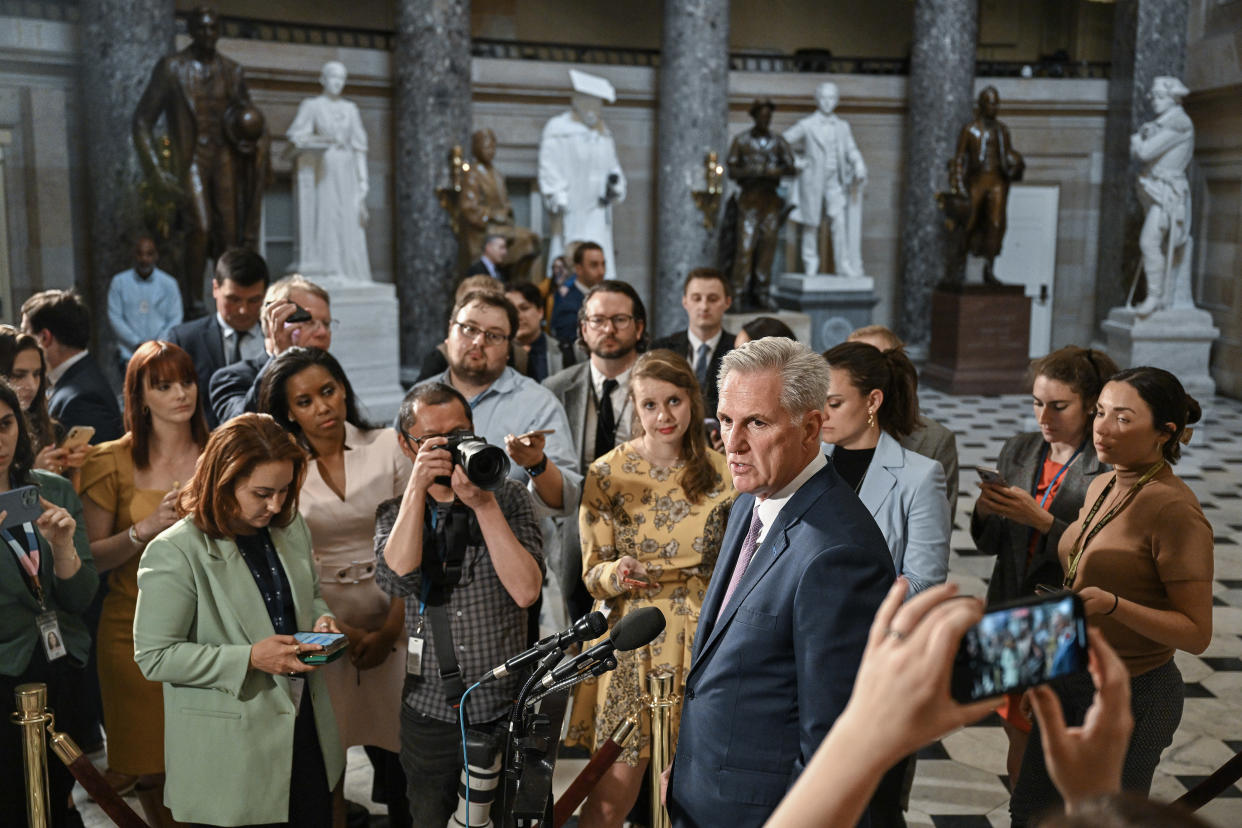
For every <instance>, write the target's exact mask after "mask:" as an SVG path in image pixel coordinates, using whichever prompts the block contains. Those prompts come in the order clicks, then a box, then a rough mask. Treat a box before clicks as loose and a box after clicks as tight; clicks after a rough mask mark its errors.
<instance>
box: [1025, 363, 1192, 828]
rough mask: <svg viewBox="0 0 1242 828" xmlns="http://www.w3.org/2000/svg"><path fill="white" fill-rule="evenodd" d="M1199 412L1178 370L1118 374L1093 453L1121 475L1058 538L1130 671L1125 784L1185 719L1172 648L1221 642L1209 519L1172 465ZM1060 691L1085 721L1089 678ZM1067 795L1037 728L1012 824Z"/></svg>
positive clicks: (1076, 718) (1077, 583)
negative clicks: (1215, 634) (1051, 771)
mask: <svg viewBox="0 0 1242 828" xmlns="http://www.w3.org/2000/svg"><path fill="white" fill-rule="evenodd" d="M1199 417H1200V410H1199V404H1198V403H1197V402H1195V400H1194V398H1193V397H1191V396H1190V395H1189V394H1187V393H1186V392H1185V390H1184V389H1183V388H1182V384H1181V383H1180V382H1178V380H1177V378H1176V377H1175V376H1173V375H1172V374H1170V373H1169V372H1167V371H1164V370H1161V369H1159V368H1148V367H1142V368H1130V369H1128V370H1125V371H1122V372H1120V373H1118V374H1114V375H1113V377H1112V378H1111V379H1110V380H1109V382H1108V384H1107V385H1105V386H1104V390H1103V391H1101V392H1100V398H1099V401H1098V402H1097V403H1096V412H1095V423H1094V428H1093V432H1094V433H1093V440H1094V443H1095V450H1096V454H1097V455H1098V456H1099V458H1100V460H1101V461H1102V462H1105V463H1110V464H1112V466H1113V469H1114V472H1113V473H1112V474H1103V475H1100V476H1099V477H1098V478H1097V479H1096V480H1095V482H1093V483H1092V484H1091V486H1090V488H1089V489H1088V490H1087V497H1086V500H1085V501H1084V503H1083V508H1082V511H1081V512H1080V513H1079V516H1078V519H1077V520H1076V521H1074V523H1072V524H1070V526H1069V528H1068V529H1066V530H1065V533H1064V534H1063V535H1062V536H1061V542H1060V545H1059V547H1058V551H1059V553H1060V557H1061V563H1062V566H1063V567H1064V569H1065V586H1066V587H1068V588H1070V589H1072V590H1074V591H1075V592H1076V593H1078V595H1079V597H1080V598H1081V599H1082V601H1083V605H1084V607H1085V610H1086V613H1087V619H1088V622H1089V623H1090V624H1091V625H1092V626H1093V627H1096V628H1097V629H1098V630H1099V631H1100V632H1101V633H1103V634H1104V637H1105V638H1107V639H1108V643H1109V644H1111V645H1112V646H1113V647H1114V649H1116V650H1117V652H1118V654H1119V655H1120V656H1121V657H1122V659H1123V661H1125V664H1126V667H1127V669H1128V670H1129V672H1130V693H1131V707H1132V710H1133V713H1134V734H1133V736H1132V737H1131V739H1130V747H1129V750H1128V751H1127V753H1126V761H1125V766H1124V769H1123V771H1122V785H1123V787H1125V788H1126V789H1129V790H1134V791H1138V792H1139V793H1142V794H1146V793H1148V791H1149V790H1150V789H1151V780H1152V776H1153V774H1154V773H1155V770H1156V765H1157V763H1158V762H1159V761H1160V754H1161V752H1162V751H1163V750H1164V749H1165V748H1166V747H1168V746H1169V744H1170V743H1171V742H1172V741H1173V734H1174V732H1175V731H1176V730H1177V726H1178V723H1179V722H1180V721H1181V717H1182V704H1183V699H1184V695H1185V686H1184V684H1183V682H1182V676H1181V673H1180V672H1178V669H1177V666H1176V665H1175V664H1174V663H1173V653H1174V651H1176V650H1185V651H1187V652H1191V653H1201V652H1203V650H1204V649H1206V648H1207V646H1208V644H1209V643H1210V642H1211V640H1212V527H1211V524H1209V523H1208V521H1207V519H1206V518H1205V517H1204V516H1203V510H1202V509H1201V508H1200V507H1199V501H1198V499H1197V498H1196V497H1195V495H1194V493H1193V492H1192V491H1191V490H1190V488H1189V487H1188V486H1187V485H1186V484H1185V483H1183V482H1182V481H1181V479H1179V478H1178V477H1177V475H1175V474H1174V473H1173V469H1172V465H1173V464H1174V463H1176V462H1177V459H1178V455H1179V453H1180V443H1182V442H1185V440H1186V439H1188V438H1189V431H1188V430H1187V429H1186V426H1187V424H1188V423H1194V422H1197V421H1198V419H1199ZM1056 690H1057V694H1058V696H1059V697H1060V700H1061V704H1062V706H1063V707H1064V709H1065V717H1066V721H1067V723H1069V724H1072V725H1073V724H1079V723H1081V722H1082V720H1083V718H1084V716H1085V715H1086V712H1087V708H1088V706H1089V705H1090V703H1091V696H1092V684H1091V679H1090V677H1089V676H1086V675H1083V676H1075V677H1072V678H1070V679H1069V680H1067V681H1065V682H1064V683H1063V684H1061V685H1060V686H1058V687H1056ZM1059 802H1060V798H1059V795H1058V794H1057V792H1056V788H1055V787H1053V785H1052V783H1051V781H1050V780H1049V779H1048V774H1047V770H1046V769H1045V767H1044V762H1043V749H1042V746H1041V744H1040V739H1039V733H1038V729H1036V730H1035V731H1033V732H1032V734H1031V740H1030V743H1029V744H1028V745H1027V751H1026V756H1025V757H1024V758H1023V763H1022V775H1021V776H1020V778H1019V779H1018V784H1017V786H1016V788H1015V789H1014V793H1013V798H1012V800H1011V801H1010V814H1011V816H1012V824H1013V825H1014V826H1023V825H1026V824H1027V823H1028V821H1029V820H1030V819H1031V818H1032V817H1034V816H1036V815H1038V814H1039V813H1040V812H1042V811H1043V810H1045V809H1047V808H1048V807H1050V806H1054V805H1057V804H1059Z"/></svg>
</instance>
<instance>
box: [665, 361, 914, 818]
mask: <svg viewBox="0 0 1242 828" xmlns="http://www.w3.org/2000/svg"><path fill="white" fill-rule="evenodd" d="M827 396H828V366H827V364H826V363H825V362H824V360H823V357H821V356H819V355H818V354H816V353H815V352H814V351H812V350H811V349H810V348H808V347H806V346H805V345H802V344H800V343H797V342H794V341H792V340H788V339H780V338H775V337H768V338H764V339H758V340H755V341H753V342H748V343H747V344H746V345H744V346H742V347H741V348H738V349H735V350H733V351H730V352H729V353H728V354H727V355H726V356H725V357H724V360H723V362H722V363H721V368H720V401H719V407H718V410H717V417H718V418H719V420H720V426H721V429H720V430H721V437H722V438H723V440H724V446H725V454H726V457H727V459H728V461H729V471H730V472H731V473H732V475H733V484H734V485H735V486H736V487H737V489H738V491H740V492H742V494H741V496H740V497H738V499H737V502H736V503H735V504H734V506H733V510H732V513H731V515H730V517H729V525H728V529H727V530H726V532H725V537H724V542H723V543H722V544H721V548H720V558H719V560H718V561H717V563H716V570H715V573H714V574H713V576H712V581H711V585H710V586H709V587H708V590H707V595H706V597H705V598H704V601H703V610H702V613H701V614H700V616H699V625H698V631H697V632H696V634H695V641H694V651H693V658H692V660H691V664H690V670H689V672H688V673H687V674H686V683H685V697H684V698H685V700H684V703H683V709H682V715H681V732H680V736H679V738H678V744H677V753H676V757H675V760H674V764H673V766H672V773H671V778H670V781H669V785H668V797H667V802H668V810H669V815H670V816H671V818H672V822H673V825H675V826H686V828H689V826H719V825H729V826H752V825H753V826H758V825H762V824H763V822H764V820H766V819H767V817H768V816H769V815H770V814H771V813H772V811H773V810H774V809H775V808H776V805H777V804H778V803H779V802H780V800H781V797H783V796H784V795H785V791H786V790H788V789H789V787H790V786H791V785H792V784H793V782H794V780H795V779H796V778H797V777H798V774H799V773H801V771H802V768H803V767H804V766H805V765H806V763H807V762H808V761H809V760H810V758H811V755H812V754H813V753H814V752H815V748H816V747H818V746H819V743H820V741H821V740H822V739H823V738H824V735H825V734H826V733H827V732H828V729H829V728H830V727H831V726H832V723H833V722H834V721H835V720H836V718H837V716H838V715H839V714H840V713H841V710H842V709H843V708H844V707H845V703H846V701H847V700H848V699H849V695H850V690H851V689H852V688H853V685H854V676H855V674H856V673H857V671H858V663H859V661H860V660H861V659H862V652H863V647H864V646H865V644H866V641H867V631H868V628H869V627H870V625H871V621H872V618H873V617H874V616H875V612H876V610H877V609H878V608H879V606H880V602H881V601H882V600H883V599H884V596H885V594H886V593H887V591H888V588H889V586H890V585H891V584H892V583H893V580H894V577H895V575H894V572H893V562H892V557H891V556H890V555H889V553H888V546H887V544H886V543H885V542H884V537H883V536H882V535H881V534H880V530H879V528H878V527H877V526H876V525H875V521H874V520H872V518H871V515H870V513H869V512H868V511H867V509H866V507H864V506H863V505H862V503H861V502H860V501H859V499H858V496H857V495H856V494H855V493H854V492H853V491H852V490H851V489H850V488H849V487H848V486H847V485H846V484H845V483H844V482H843V481H842V480H841V478H840V477H839V476H838V475H837V473H836V472H835V471H834V470H833V468H832V465H831V464H830V463H829V462H828V460H827V458H825V456H824V455H823V454H822V453H821V451H820V446H819V427H820V423H821V421H822V419H823V416H822V414H821V411H822V408H823V405H824V400H825V399H827ZM865 822H866V820H865V818H864V823H865Z"/></svg>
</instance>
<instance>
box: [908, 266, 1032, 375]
mask: <svg viewBox="0 0 1242 828" xmlns="http://www.w3.org/2000/svg"><path fill="white" fill-rule="evenodd" d="M1030 339H1031V300H1030V299H1029V298H1028V297H1027V296H1025V295H1024V294H1023V290H1022V287H1021V286H1020V285H998V286H993V285H957V286H954V287H945V286H941V287H938V288H936V290H935V292H934V293H932V307H931V348H930V351H929V353H928V359H927V364H926V365H924V366H923V372H922V381H923V382H925V383H926V384H928V385H930V386H931V387H932V388H936V389H938V390H940V391H946V392H948V393H950V394H1016V393H1020V392H1022V391H1024V390H1026V370H1027V366H1028V365H1029V363H1030V356H1029V351H1028V349H1029V343H1030Z"/></svg>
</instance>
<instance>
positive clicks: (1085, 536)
mask: <svg viewBox="0 0 1242 828" xmlns="http://www.w3.org/2000/svg"><path fill="white" fill-rule="evenodd" d="M1163 468H1164V460H1157V461H1156V462H1155V463H1153V464H1152V465H1151V467H1150V468H1148V469H1147V471H1145V472H1143V476H1142V477H1140V478H1139V479H1138V482H1136V483H1135V484H1134V485H1133V486H1131V487H1130V489H1129V490H1128V491H1127V492H1126V493H1125V494H1124V495H1122V497H1121V499H1120V500H1118V501H1117V503H1116V505H1115V506H1113V507H1112V508H1111V509H1109V510H1108V511H1107V512H1105V513H1104V516H1103V517H1101V518H1100V522H1099V523H1097V524H1096V525H1095V526H1091V520H1092V519H1093V518H1094V517H1095V513H1096V512H1098V511H1099V510H1100V507H1101V506H1103V505H1104V501H1105V500H1106V499H1107V498H1108V496H1109V494H1110V493H1111V492H1112V490H1113V487H1115V486H1116V485H1117V473H1116V472H1113V479H1112V480H1110V481H1108V485H1106V486H1105V487H1104V491H1102V492H1100V496H1099V497H1097V498H1096V499H1095V504H1094V505H1092V507H1091V511H1089V512H1087V519H1086V520H1084V521H1083V522H1082V531H1081V532H1079V534H1078V540H1076V541H1074V548H1073V550H1072V551H1071V552H1070V559H1069V568H1068V569H1067V570H1066V572H1065V581H1064V583H1063V584H1062V586H1064V587H1065V588H1066V589H1071V588H1072V587H1073V586H1074V578H1075V576H1077V575H1078V564H1079V562H1080V561H1081V560H1082V553H1083V552H1085V551H1086V549H1087V544H1088V543H1090V542H1091V539H1092V538H1094V537H1095V536H1096V535H1098V534H1099V532H1100V530H1101V529H1103V528H1104V527H1105V526H1107V525H1108V524H1109V522H1111V521H1112V519H1113V518H1115V517H1116V516H1117V515H1119V514H1120V513H1121V510H1122V509H1124V508H1126V506H1128V505H1130V501H1132V500H1134V497H1135V495H1137V494H1138V492H1139V489H1141V488H1143V487H1144V486H1146V485H1147V484H1148V483H1150V482H1151V479H1152V478H1153V477H1155V476H1156V475H1157V474H1158V473H1159V472H1160V470H1161V469H1163ZM1088 527H1090V528H1089V529H1088Z"/></svg>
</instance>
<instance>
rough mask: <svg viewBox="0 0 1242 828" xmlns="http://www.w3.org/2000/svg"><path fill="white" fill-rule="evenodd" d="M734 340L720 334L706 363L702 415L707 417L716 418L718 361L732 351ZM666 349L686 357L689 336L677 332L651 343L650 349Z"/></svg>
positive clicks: (691, 365) (686, 333) (728, 334)
mask: <svg viewBox="0 0 1242 828" xmlns="http://www.w3.org/2000/svg"><path fill="white" fill-rule="evenodd" d="M734 339H736V336H735V334H731V333H729V332H728V331H721V332H720V341H719V342H717V343H716V350H714V351H712V358H711V361H710V362H708V363H707V385H706V386H704V388H703V406H704V408H703V413H704V414H705V415H706V416H708V417H715V416H716V404H717V402H718V400H719V388H718V387H717V384H716V377H717V376H718V375H719V374H720V361H721V360H722V359H724V358H725V354H727V353H729V351H732V350H733V342H734ZM656 348H667V349H668V350H670V351H674V352H676V353H677V354H679V355H680V356H683V357H684V356H686V354H688V353H689V352H690V335H689V333H688V332H687V331H678V332H677V333H671V334H669V335H668V336H665V337H661V338H660V339H657V340H656V341H655V342H653V343H651V348H649V349H648V350H653V351H654V350H655V349H656ZM688 361H689V362H690V367H691V368H693V367H694V360H689V359H688Z"/></svg>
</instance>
